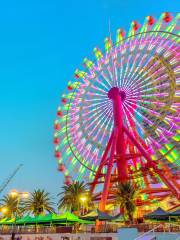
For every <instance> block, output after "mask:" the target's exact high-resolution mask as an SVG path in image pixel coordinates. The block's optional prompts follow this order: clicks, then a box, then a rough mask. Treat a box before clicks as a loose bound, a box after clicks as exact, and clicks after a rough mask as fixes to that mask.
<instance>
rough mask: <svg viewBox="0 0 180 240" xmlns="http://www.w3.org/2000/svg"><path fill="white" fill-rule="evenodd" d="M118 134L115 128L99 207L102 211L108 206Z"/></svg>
mask: <svg viewBox="0 0 180 240" xmlns="http://www.w3.org/2000/svg"><path fill="white" fill-rule="evenodd" d="M117 134H118V132H117V129H114V135H113V142H112V148H111V154H110V159H109V161H108V167H107V173H106V177H105V182H104V188H103V192H102V197H101V201H100V206H99V209H100V210H101V211H104V210H105V206H106V201H107V196H108V190H109V186H110V180H111V172H112V167H113V162H114V154H115V150H116V143H117Z"/></svg>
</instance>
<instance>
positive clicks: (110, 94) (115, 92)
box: [108, 87, 126, 101]
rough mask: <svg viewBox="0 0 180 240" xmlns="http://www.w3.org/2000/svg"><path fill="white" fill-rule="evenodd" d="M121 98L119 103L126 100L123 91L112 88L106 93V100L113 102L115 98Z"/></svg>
mask: <svg viewBox="0 0 180 240" xmlns="http://www.w3.org/2000/svg"><path fill="white" fill-rule="evenodd" d="M119 95H120V96H121V101H124V100H125V98H126V93H125V91H123V90H120V89H119V88H118V87H112V88H111V89H110V90H109V92H108V98H109V99H112V100H114V99H115V98H116V97H117V96H119Z"/></svg>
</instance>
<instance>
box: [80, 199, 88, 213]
mask: <svg viewBox="0 0 180 240" xmlns="http://www.w3.org/2000/svg"><path fill="white" fill-rule="evenodd" d="M80 200H81V202H82V208H83V210H82V215H84V204H85V202H86V201H87V197H80Z"/></svg>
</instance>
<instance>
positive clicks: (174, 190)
mask: <svg viewBox="0 0 180 240" xmlns="http://www.w3.org/2000/svg"><path fill="white" fill-rule="evenodd" d="M123 130H124V132H125V133H126V135H127V136H128V137H129V139H130V140H131V141H132V142H133V144H134V145H135V146H136V147H137V148H138V150H139V151H140V152H141V153H142V155H143V156H144V158H145V159H146V160H147V161H148V164H149V165H150V166H151V167H152V168H153V169H154V171H155V172H156V173H157V174H158V175H159V176H160V178H161V179H162V181H163V182H164V183H165V184H166V185H167V186H168V187H169V189H170V190H171V191H172V193H173V194H175V196H176V197H177V199H180V192H179V187H178V186H176V185H174V182H173V184H171V182H170V181H169V180H170V179H167V178H166V176H165V175H164V174H163V173H162V172H161V171H160V170H159V169H158V168H157V166H156V164H155V163H154V162H153V161H152V159H151V157H150V156H149V154H148V153H147V152H146V151H145V150H144V149H143V148H142V147H141V145H140V144H139V143H138V142H137V141H136V139H135V138H134V137H133V136H132V135H131V133H130V132H129V131H128V129H127V128H125V127H124V126H123Z"/></svg>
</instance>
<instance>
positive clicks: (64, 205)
mask: <svg viewBox="0 0 180 240" xmlns="http://www.w3.org/2000/svg"><path fill="white" fill-rule="evenodd" d="M62 189H63V191H62V192H60V193H59V194H58V196H61V198H60V200H59V202H58V208H59V209H66V210H69V211H78V212H79V210H80V208H81V206H82V204H84V205H85V207H87V204H88V202H89V200H88V199H89V198H88V190H87V184H85V183H84V182H79V181H74V182H72V183H71V184H69V185H66V184H65V185H64V186H63V187H62ZM84 196H86V197H87V201H86V202H84V203H82V201H81V197H84Z"/></svg>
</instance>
